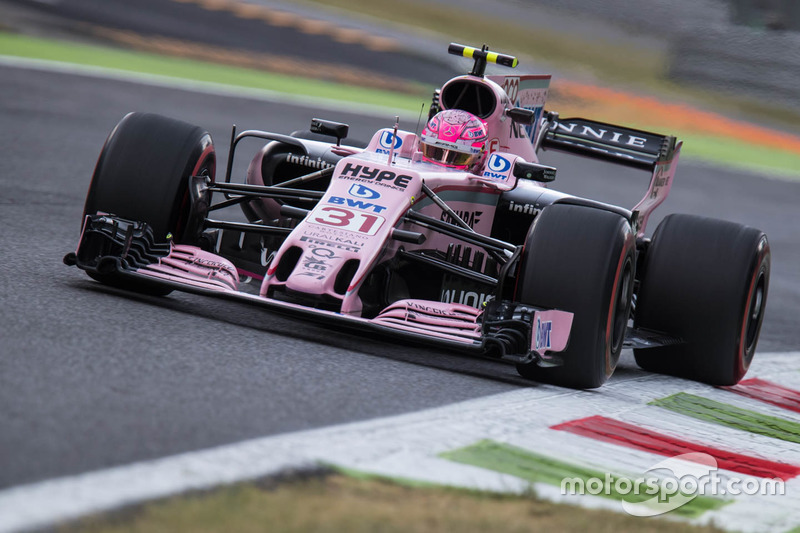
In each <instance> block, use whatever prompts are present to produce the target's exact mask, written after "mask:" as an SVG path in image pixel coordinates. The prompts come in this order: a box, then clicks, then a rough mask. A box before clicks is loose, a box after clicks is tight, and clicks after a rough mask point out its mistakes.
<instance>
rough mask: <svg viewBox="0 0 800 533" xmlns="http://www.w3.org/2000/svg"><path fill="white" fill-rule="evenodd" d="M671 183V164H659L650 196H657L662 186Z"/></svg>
mask: <svg viewBox="0 0 800 533" xmlns="http://www.w3.org/2000/svg"><path fill="white" fill-rule="evenodd" d="M667 184H669V166H667V165H659V166H658V170H657V171H656V176H655V178H654V179H653V187H652V190H651V192H650V198H651V199H653V198H656V197H657V196H658V193H659V192H660V191H661V188H662V187H664V186H666V185H667Z"/></svg>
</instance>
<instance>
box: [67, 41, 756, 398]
mask: <svg viewBox="0 0 800 533" xmlns="http://www.w3.org/2000/svg"><path fill="white" fill-rule="evenodd" d="M449 51H450V53H452V54H456V55H459V56H464V57H467V58H471V59H473V60H474V65H473V68H472V71H471V72H470V73H469V74H468V75H465V76H459V77H456V78H453V79H451V80H450V81H448V82H447V83H445V84H444V85H443V86H442V87H441V89H440V90H437V91H436V93H435V95H434V102H433V105H432V107H431V112H430V115H429V117H428V122H427V124H426V126H425V127H424V129H423V130H422V131H421V133H420V134H419V135H418V134H416V133H414V132H410V131H403V130H401V129H398V126H397V124H395V125H394V128H385V129H381V130H380V131H377V132H376V133H375V134H374V135H373V136H372V139H371V141H370V142H369V143H368V145H367V146H365V147H358V146H351V145H347V144H346V143H342V140H343V139H345V138H346V137H347V134H348V126H347V125H346V124H341V123H336V122H330V121H325V120H318V119H313V120H312V123H311V129H310V131H308V132H295V133H293V134H291V135H284V134H278V133H268V132H264V131H243V132H241V133H238V134H237V132H236V128H235V126H234V129H233V134H232V136H231V147H230V153H229V157H228V162H227V172H226V175H225V180H224V182H222V183H220V182H217V181H215V169H216V159H215V152H214V146H213V144H212V141H211V138H210V136H209V134H208V133H206V132H205V131H203V130H202V129H201V128H198V127H196V126H192V125H189V124H186V123H184V122H180V121H177V120H173V119H170V118H165V117H162V116H158V115H152V114H142V113H130V114H128V115H127V116H125V117H124V118H123V119H122V120H121V121H120V123H119V124H117V126H116V127H115V128H114V130H113V131H112V132H111V134H110V135H109V137H108V139H107V141H106V143H105V146H104V147H103V150H102V152H101V154H100V158H99V160H98V162H97V167H96V168H95V171H94V176H93V177H92V182H91V185H90V187H89V192H88V196H87V198H86V206H85V211H84V220H83V227H82V232H81V236H80V242H79V244H78V248H77V251H76V252H75V253H70V254H68V255H67V256H66V257H65V259H64V261H65V263H67V264H68V265H77V266H78V267H79V268H81V269H83V270H85V271H86V272H87V273H88V274H89V275H90V276H91V277H92V278H94V279H96V280H98V281H100V282H102V283H105V284H108V285H112V286H116V287H121V288H125V289H129V290H133V291H140V292H146V293H150V294H162V295H163V294H167V293H168V292H170V291H172V290H174V289H178V290H183V291H188V292H193V293H199V294H205V295H214V296H222V297H226V298H232V299H238V300H243V301H246V302H250V303H254V304H259V305H262V306H264V307H267V308H270V309H275V310H280V311H284V312H288V313H292V314H294V315H296V316H299V317H302V318H305V319H309V320H315V321H323V322H325V321H327V322H330V323H335V324H340V325H343V326H345V327H349V328H350V329H356V330H362V331H365V332H366V331H373V332H379V333H384V334H390V335H393V336H396V337H399V338H403V339H406V340H410V341H414V342H421V343H426V344H429V345H436V346H440V347H445V348H450V349H452V350H454V351H457V352H461V353H464V354H475V355H480V356H484V357H488V358H494V359H497V360H503V361H508V362H511V363H514V364H516V367H517V369H518V371H519V373H520V374H521V375H522V376H524V377H526V378H530V379H534V380H537V381H545V382H549V383H554V384H558V385H563V386H569V387H578V388H589V387H598V386H600V385H602V384H603V383H604V382H605V381H606V379H607V378H608V377H609V376H610V375H611V373H612V372H613V371H614V368H615V366H616V364H617V360H618V358H619V355H620V351H621V350H622V348H623V346H627V347H631V348H633V349H634V354H635V357H636V361H637V363H638V364H639V365H640V366H641V367H643V368H645V369H647V370H651V371H655V372H662V373H668V374H673V375H678V376H683V377H687V378H690V379H696V380H700V381H705V382H708V383H712V384H719V385H731V384H734V383H736V382H738V381H739V380H740V379H741V378H742V377H743V376H744V374H745V372H746V371H747V368H748V366H749V365H750V362H751V360H752V357H753V353H754V351H755V348H756V343H757V341H758V336H759V331H760V328H761V323H762V320H763V317H764V309H765V303H766V298H767V289H768V284H769V274H770V251H769V245H768V243H767V238H766V236H765V235H764V233H762V232H761V231H759V230H756V229H753V228H749V227H744V226H741V225H738V224H734V223H731V222H724V221H720V220H712V219H708V218H703V217H698V216H689V215H671V216H669V217H667V218H666V219H665V220H664V221H663V222H662V223H661V224H660V225H659V226H658V228H657V229H656V231H655V234H654V235H653V237H652V239H650V238H647V237H646V236H645V227H646V225H647V220H648V217H649V216H650V214H651V213H652V212H653V210H654V209H655V208H656V207H657V206H658V205H659V204H661V203H662V202H663V201H664V199H665V198H666V196H667V194H668V193H669V190H670V187H671V186H672V180H673V177H674V175H675V169H676V166H677V162H678V156H679V153H680V149H681V143H680V142H678V141H677V140H676V139H675V137H670V136H663V135H657V134H653V133H649V132H645V131H639V130H634V129H630V128H624V127H619V126H614V125H610V124H603V123H599V122H594V121H589V120H585V119H562V118H559V116H558V115H557V114H556V113H552V112H548V111H545V110H544V103H545V99H546V97H547V92H548V87H549V82H550V77H549V76H531V75H522V76H487V75H485V69H486V65H487V62H492V63H496V64H500V65H504V66H507V67H515V66H516V65H517V60H516V59H515V58H513V57H511V56H507V55H503V54H498V53H495V52H491V51H489V50H488V49H487V47H486V46H484V47H483V48H480V49H477V48H470V47H466V46H462V45H457V44H451V45H450V49H449ZM245 138H257V139H264V140H265V141H266V144H265V145H263V147H262V148H261V149H260V150H259V151H258V152H257V153H256V155H255V157H254V158H253V159H252V162H251V163H250V165H249V168H248V169H247V173H246V177H245V178H244V183H235V182H233V181H232V180H231V174H232V168H233V161H234V154H235V152H236V148H237V145H238V144H239V142H240V141H241V140H242V139H245ZM320 139H322V140H320ZM334 140H335V142H334ZM539 150H559V151H564V152H568V153H571V154H576V155H581V156H587V157H590V158H596V159H600V160H605V161H611V162H614V163H618V164H620V165H625V166H628V167H634V168H637V169H641V170H643V171H646V172H647V173H649V175H650V186H649V188H648V190H647V192H646V194H645V196H644V198H643V199H642V200H641V202H639V203H638V204H637V205H636V206H635V207H633V209H631V210H628V209H624V208H622V207H616V206H613V205H608V204H605V203H601V202H598V201H593V200H589V199H586V198H580V197H576V196H572V195H568V194H564V193H560V192H557V191H555V190H553V189H551V188H548V186H547V185H548V183H549V182H552V181H553V180H554V179H555V175H556V169H555V168H552V167H549V166H545V165H542V164H539V163H538V158H537V152H538V151H539ZM237 204H238V205H239V206H241V208H242V210H243V212H244V214H245V215H246V218H247V220H249V222H236V221H228V220H219V219H216V218H212V217H211V216H210V215H211V214H212V213H213V212H215V211H218V210H220V209H223V208H227V207H230V206H235V205H237Z"/></svg>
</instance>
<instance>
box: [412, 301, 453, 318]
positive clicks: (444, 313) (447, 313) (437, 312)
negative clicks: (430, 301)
mask: <svg viewBox="0 0 800 533" xmlns="http://www.w3.org/2000/svg"><path fill="white" fill-rule="evenodd" d="M406 306H407V307H408V308H409V309H416V310H417V311H421V312H423V313H428V314H430V315H440V316H460V315H459V313H457V312H455V311H448V310H446V309H439V308H438V307H432V306H430V305H423V304H421V303H418V302H408V303H407V304H406Z"/></svg>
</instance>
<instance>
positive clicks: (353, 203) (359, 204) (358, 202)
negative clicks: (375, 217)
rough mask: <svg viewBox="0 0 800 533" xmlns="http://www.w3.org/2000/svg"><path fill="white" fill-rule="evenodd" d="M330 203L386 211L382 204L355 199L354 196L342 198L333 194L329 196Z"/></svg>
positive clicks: (378, 211) (365, 209)
mask: <svg viewBox="0 0 800 533" xmlns="http://www.w3.org/2000/svg"><path fill="white" fill-rule="evenodd" d="M328 203H329V204H334V205H346V206H347V207H353V208H355V209H361V210H363V211H372V212H374V213H381V212H383V211H386V208H385V207H384V206H382V205H377V204H373V203H371V202H365V201H363V200H353V199H352V198H342V197H341V196H331V197H330V198H328Z"/></svg>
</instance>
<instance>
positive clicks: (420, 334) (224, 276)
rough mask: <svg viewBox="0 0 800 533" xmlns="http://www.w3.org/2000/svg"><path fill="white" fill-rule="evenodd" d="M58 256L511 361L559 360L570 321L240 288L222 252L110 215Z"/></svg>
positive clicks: (126, 279) (91, 267) (153, 282)
mask: <svg viewBox="0 0 800 533" xmlns="http://www.w3.org/2000/svg"><path fill="white" fill-rule="evenodd" d="M64 262H65V263H66V264H68V265H70V266H73V265H74V266H77V267H79V268H81V269H83V270H85V271H87V272H89V273H92V274H95V277H97V276H100V277H103V278H104V279H106V280H113V282H114V284H117V285H121V286H128V287H131V286H134V287H138V288H143V289H145V290H147V289H148V288H155V289H159V290H161V289H167V290H180V291H184V292H190V293H195V294H202V295H207V296H216V297H221V298H226V299H230V300H238V301H241V302H245V303H248V304H252V305H257V306H260V307H265V308H268V309H274V310H278V311H281V312H283V313H286V314H289V315H292V316H296V317H299V318H303V319H307V320H310V321H314V322H321V323H336V324H337V325H338V326H344V327H346V328H348V329H352V330H362V331H363V330H367V331H371V332H373V333H374V334H377V335H381V336H384V335H385V336H392V337H395V338H401V339H405V340H407V341H409V342H413V343H421V344H427V345H436V346H439V347H443V348H447V349H451V350H455V351H458V352H461V353H465V354H471V355H477V356H485V357H489V358H492V359H498V360H504V361H507V362H510V363H522V364H527V363H532V362H535V363H536V364H538V365H540V366H555V365H559V364H561V359H560V358H559V356H558V353H559V352H561V351H563V350H565V349H566V347H567V344H568V342H569V334H570V330H571V327H572V318H573V315H572V313H569V312H566V311H560V310H556V309H542V308H537V307H534V306H530V305H524V304H519V303H514V302H505V301H504V302H495V301H492V302H488V303H487V304H486V305H485V307H484V309H482V310H479V309H475V308H473V307H470V306H466V305H461V304H453V303H449V304H448V303H441V302H436V301H427V300H413V299H408V300H400V301H397V302H394V303H392V304H391V305H389V306H387V307H386V308H385V309H383V310H382V311H381V312H380V313H378V315H377V316H375V317H373V318H363V317H360V316H352V315H347V314H342V313H338V312H334V311H327V310H322V309H316V308H312V307H308V306H304V305H300V304H297V303H293V302H288V301H281V300H277V299H274V298H265V297H262V296H259V295H256V294H251V293H248V292H246V291H242V290H239V289H238V285H239V276H238V273H237V270H236V268H235V267H234V266H233V264H232V263H230V262H229V261H228V260H227V259H225V258H223V257H221V256H218V255H216V254H213V253H210V252H207V251H204V250H202V249H200V248H198V247H196V246H186V245H177V244H172V243H164V244H159V243H156V242H155V241H154V239H153V234H152V231H151V230H150V228H149V227H148V226H147V225H146V224H144V223H140V222H134V221H129V220H124V219H120V218H118V217H114V216H110V215H102V214H98V215H90V216H87V217H86V220H85V223H84V229H83V232H82V234H81V238H80V242H79V244H78V249H77V251H76V252H74V253H70V254H67V256H66V257H65V258H64ZM162 292H163V291H162Z"/></svg>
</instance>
